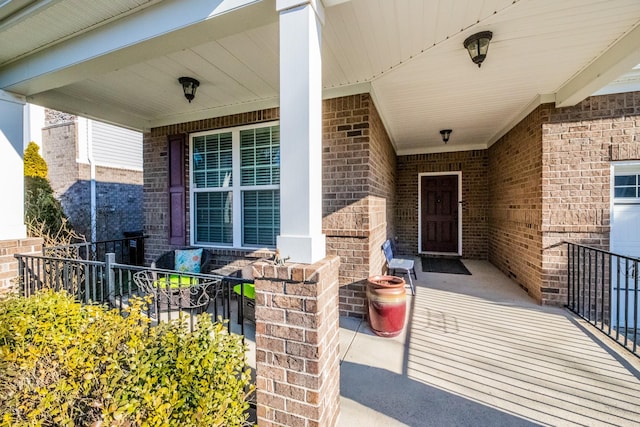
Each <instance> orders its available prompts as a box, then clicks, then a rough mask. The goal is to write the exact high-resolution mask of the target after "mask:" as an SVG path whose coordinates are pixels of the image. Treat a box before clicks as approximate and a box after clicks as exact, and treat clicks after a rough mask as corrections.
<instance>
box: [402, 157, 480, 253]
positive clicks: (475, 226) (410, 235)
mask: <svg viewBox="0 0 640 427" xmlns="http://www.w3.org/2000/svg"><path fill="white" fill-rule="evenodd" d="M487 162H488V159H487V151H486V150H474V151H460V152H455V153H434V154H415V155H409V156H399V157H398V167H397V174H398V177H397V205H396V208H395V210H396V230H397V235H398V242H397V248H398V253H399V254H405V255H415V254H417V253H418V218H419V215H418V174H420V173H427V172H458V171H462V201H463V202H464V203H463V204H462V257H463V258H475V259H487V238H488V236H487V218H488V203H489V199H488V187H487V185H488V183H487V177H488V175H487Z"/></svg>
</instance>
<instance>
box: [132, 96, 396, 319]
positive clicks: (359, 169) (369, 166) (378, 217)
mask: <svg viewBox="0 0 640 427" xmlns="http://www.w3.org/2000/svg"><path fill="white" fill-rule="evenodd" d="M278 118H279V110H278V109H269V110H263V111H257V112H252V113H243V114H236V115H232V116H226V117H219V118H211V119H206V120H200V121H195V122H189V123H182V124H177V125H171V126H165V127H161V128H155V129H152V130H151V131H150V132H148V133H146V134H145V135H144V216H145V232H146V233H147V234H149V235H150V238H149V239H148V240H147V241H146V247H145V249H146V257H147V261H148V262H150V261H151V260H153V259H155V258H157V257H158V256H159V255H161V254H162V253H163V252H166V251H168V250H170V249H172V247H171V246H170V245H169V243H168V238H167V236H168V233H169V222H168V220H169V218H168V214H167V212H168V198H167V176H168V158H167V137H168V136H169V135H174V134H189V133H194V132H200V131H205V130H212V129H220V128H227V127H234V126H241V125H247V124H252V123H260V122H268V121H273V120H277V119H278ZM185 158H186V159H188V152H185ZM186 166H187V167H186V168H185V174H186V176H185V177H188V173H189V171H188V162H187V165H186ZM395 168H396V157H395V153H394V151H393V147H392V145H391V142H390V140H389V137H388V136H387V134H386V131H385V129H384V127H383V125H382V121H381V119H380V117H379V115H378V112H377V111H376V109H375V106H374V105H373V102H372V100H371V98H370V96H369V95H368V94H362V95H354V96H348V97H342V98H336V99H331V100H326V101H324V102H323V207H322V208H323V232H324V233H325V234H326V236H327V254H328V255H339V256H340V258H341V267H340V284H341V285H342V286H343V287H344V288H343V289H341V299H340V301H341V307H343V311H342V312H341V314H348V315H355V316H362V315H363V314H364V280H365V279H366V278H367V277H368V276H370V275H371V274H379V273H380V272H381V271H382V266H383V263H384V260H383V258H382V253H381V250H380V246H381V244H382V242H383V241H384V239H385V238H386V236H387V235H389V236H391V235H393V234H394V228H393V224H394V222H395V221H394V214H395V211H394V204H395V178H394V173H395ZM186 181H187V184H188V178H187V180H186ZM186 192H187V197H188V192H189V189H188V188H187V189H186ZM188 206H189V203H188V200H187V209H188ZM188 220H189V213H188V212H187V222H188ZM187 232H189V225H188V224H187Z"/></svg>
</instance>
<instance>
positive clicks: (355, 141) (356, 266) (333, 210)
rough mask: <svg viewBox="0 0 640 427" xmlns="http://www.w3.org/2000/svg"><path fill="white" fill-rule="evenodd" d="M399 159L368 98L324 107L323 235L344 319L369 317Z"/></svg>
mask: <svg viewBox="0 0 640 427" xmlns="http://www.w3.org/2000/svg"><path fill="white" fill-rule="evenodd" d="M395 170H396V156H395V152H394V149H393V146H392V145H391V141H390V139H389V137H388V135H387V133H386V130H385V129H384V126H383V124H382V120H381V119H380V116H379V114H378V111H377V110H376V108H375V105H374V104H373V101H372V100H371V97H370V96H369V95H368V94H361V95H353V96H348V97H343V98H336V99H331V100H327V101H325V102H324V104H323V169H322V172H323V195H322V197H323V231H324V233H325V234H326V235H327V253H328V254H333V255H339V256H340V259H341V270H340V284H341V288H340V310H341V311H340V314H341V315H346V316H356V317H362V316H364V314H365V298H366V296H365V286H366V278H367V277H369V276H371V275H373V274H380V273H382V268H383V265H384V257H383V255H382V251H381V249H380V247H381V245H382V242H384V240H385V239H386V238H387V236H392V235H393V233H394V224H395V220H394V204H395Z"/></svg>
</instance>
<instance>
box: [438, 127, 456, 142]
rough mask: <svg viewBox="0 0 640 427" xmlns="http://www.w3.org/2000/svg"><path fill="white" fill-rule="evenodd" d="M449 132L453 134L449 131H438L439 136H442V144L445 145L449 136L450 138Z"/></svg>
mask: <svg viewBox="0 0 640 427" xmlns="http://www.w3.org/2000/svg"><path fill="white" fill-rule="evenodd" d="M451 132H453V131H452V130H451V129H442V130H441V131H440V135H442V142H444V143H445V144H446V143H447V142H449V136H451Z"/></svg>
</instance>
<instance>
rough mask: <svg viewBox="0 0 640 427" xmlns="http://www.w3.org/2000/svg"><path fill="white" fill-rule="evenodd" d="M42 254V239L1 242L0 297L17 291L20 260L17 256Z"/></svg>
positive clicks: (33, 238) (31, 238)
mask: <svg viewBox="0 0 640 427" xmlns="http://www.w3.org/2000/svg"><path fill="white" fill-rule="evenodd" d="M32 253H36V254H42V239H41V238H37V237H30V238H26V239H20V240H2V241H0V295H4V294H6V293H8V292H12V291H15V290H17V288H16V281H15V279H16V278H17V276H18V260H17V259H16V258H15V257H14V255H15V254H32Z"/></svg>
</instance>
